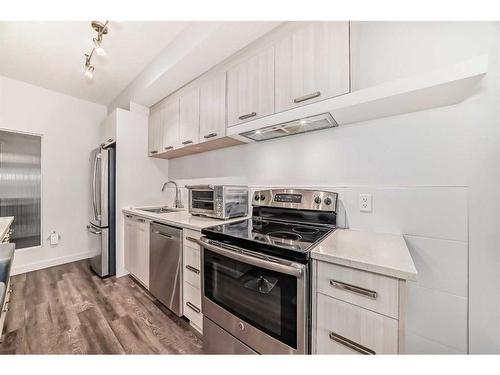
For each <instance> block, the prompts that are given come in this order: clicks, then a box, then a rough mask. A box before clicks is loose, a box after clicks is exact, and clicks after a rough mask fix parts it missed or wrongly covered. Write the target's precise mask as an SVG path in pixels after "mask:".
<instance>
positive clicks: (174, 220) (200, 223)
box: [122, 207, 247, 230]
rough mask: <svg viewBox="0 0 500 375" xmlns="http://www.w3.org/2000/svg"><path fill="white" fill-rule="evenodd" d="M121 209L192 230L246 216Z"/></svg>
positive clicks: (233, 220)
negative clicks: (196, 214)
mask: <svg viewBox="0 0 500 375" xmlns="http://www.w3.org/2000/svg"><path fill="white" fill-rule="evenodd" d="M122 211H123V212H124V213H128V214H131V215H135V216H140V217H143V218H146V219H150V220H154V221H157V222H160V223H163V224H169V225H173V226H177V227H181V228H188V229H193V230H202V229H203V228H208V227H213V226H214V225H219V224H225V223H232V222H235V221H241V220H244V219H246V218H247V217H237V218H233V219H229V220H220V219H212V218H209V217H202V216H194V215H191V214H190V213H189V212H188V211H176V212H167V213H161V214H155V213H153V212H147V211H141V210H138V209H136V208H131V207H128V208H123V209H122Z"/></svg>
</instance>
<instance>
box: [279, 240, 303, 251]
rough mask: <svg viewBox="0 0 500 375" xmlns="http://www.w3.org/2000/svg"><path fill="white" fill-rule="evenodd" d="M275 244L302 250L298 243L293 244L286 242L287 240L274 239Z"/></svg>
mask: <svg viewBox="0 0 500 375" xmlns="http://www.w3.org/2000/svg"><path fill="white" fill-rule="evenodd" d="M273 244H274V245H276V246H279V247H284V248H286V249H290V250H295V251H299V250H300V246H298V245H292V244H289V243H286V242H282V241H276V240H274V241H273Z"/></svg>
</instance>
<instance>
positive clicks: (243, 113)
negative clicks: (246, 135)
mask: <svg viewBox="0 0 500 375" xmlns="http://www.w3.org/2000/svg"><path fill="white" fill-rule="evenodd" d="M227 81H228V82H227V85H228V89H227V111H228V114H227V116H228V126H233V125H237V124H241V123H242V122H245V121H250V120H254V119H256V118H259V117H263V116H267V115H270V114H273V113H274V47H273V48H268V49H266V50H264V51H262V52H260V53H258V54H256V55H254V56H252V57H250V58H248V59H247V60H245V61H243V62H242V63H240V64H238V65H237V66H235V67H233V68H231V69H229V70H228V72H227Z"/></svg>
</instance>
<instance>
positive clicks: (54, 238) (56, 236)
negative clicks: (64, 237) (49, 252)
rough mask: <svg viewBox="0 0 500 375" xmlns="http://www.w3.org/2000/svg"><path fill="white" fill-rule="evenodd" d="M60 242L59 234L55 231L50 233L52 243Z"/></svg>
mask: <svg viewBox="0 0 500 375" xmlns="http://www.w3.org/2000/svg"><path fill="white" fill-rule="evenodd" d="M58 243H59V235H58V234H57V233H55V232H54V233H52V234H51V235H50V244H51V245H57V244H58Z"/></svg>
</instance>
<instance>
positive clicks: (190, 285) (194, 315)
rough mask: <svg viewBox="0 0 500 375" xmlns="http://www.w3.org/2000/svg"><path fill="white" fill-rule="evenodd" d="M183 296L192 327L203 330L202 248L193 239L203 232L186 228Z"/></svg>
mask: <svg viewBox="0 0 500 375" xmlns="http://www.w3.org/2000/svg"><path fill="white" fill-rule="evenodd" d="M182 233H183V234H182V237H183V238H182V244H183V245H182V252H183V255H182V270H183V272H182V275H183V281H182V296H183V303H182V308H183V315H184V316H185V317H186V318H188V319H189V322H190V324H191V326H192V327H194V328H195V329H196V330H198V331H199V332H203V314H202V311H201V249H200V246H199V245H198V244H197V243H196V242H193V241H192V240H191V239H199V238H200V237H201V232H199V231H195V230H191V229H184V230H183V231H182Z"/></svg>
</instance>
